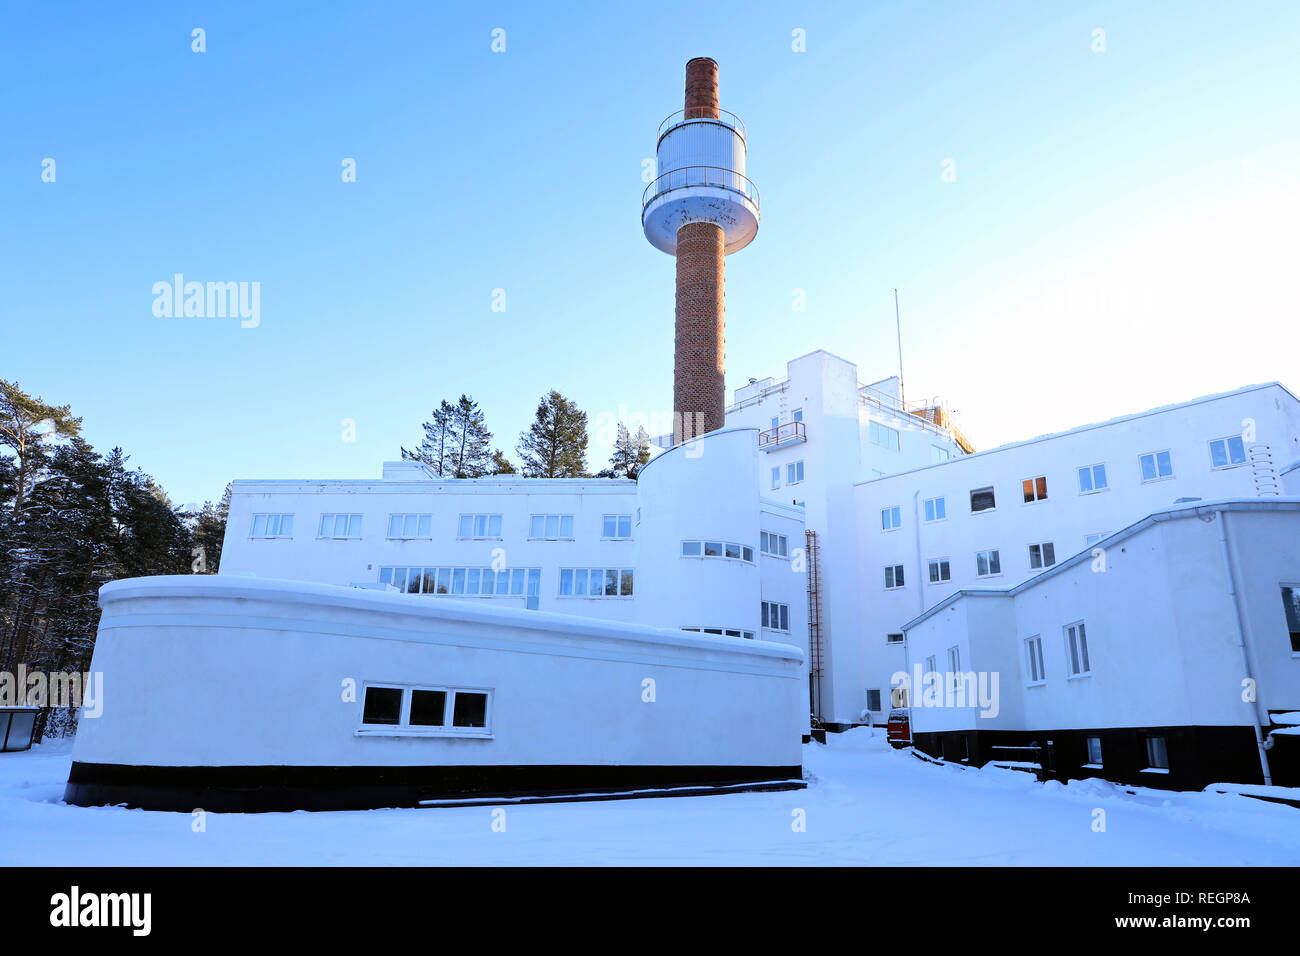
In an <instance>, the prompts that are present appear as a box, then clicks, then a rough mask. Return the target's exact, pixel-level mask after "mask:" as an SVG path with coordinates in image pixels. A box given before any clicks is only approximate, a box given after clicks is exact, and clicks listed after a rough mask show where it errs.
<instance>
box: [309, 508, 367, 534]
mask: <svg viewBox="0 0 1300 956" xmlns="http://www.w3.org/2000/svg"><path fill="white" fill-rule="evenodd" d="M316 536H317V537H318V538H359V537H361V515H340V514H323V515H321V516H320V526H319V528H318V530H317V534H316Z"/></svg>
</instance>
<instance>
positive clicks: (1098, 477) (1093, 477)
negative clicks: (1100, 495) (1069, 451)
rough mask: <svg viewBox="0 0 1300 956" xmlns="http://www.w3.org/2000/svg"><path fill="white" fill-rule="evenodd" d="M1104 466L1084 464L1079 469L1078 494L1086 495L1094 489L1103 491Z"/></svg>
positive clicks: (1104, 485)
mask: <svg viewBox="0 0 1300 956" xmlns="http://www.w3.org/2000/svg"><path fill="white" fill-rule="evenodd" d="M1107 487H1108V486H1107V484H1106V466H1105V465H1104V464H1103V465H1084V466H1083V467H1082V468H1080V469H1079V494H1081V495H1087V494H1091V493H1092V492H1094V491H1105V490H1106V488H1107Z"/></svg>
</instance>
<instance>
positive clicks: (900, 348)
mask: <svg viewBox="0 0 1300 956" xmlns="http://www.w3.org/2000/svg"><path fill="white" fill-rule="evenodd" d="M894 328H895V329H896V330H897V332H898V403H899V404H900V405H902V406H903V407H904V408H906V407H907V402H906V400H905V399H904V396H903V323H902V320H901V319H899V317H898V290H897V289H895V290H894Z"/></svg>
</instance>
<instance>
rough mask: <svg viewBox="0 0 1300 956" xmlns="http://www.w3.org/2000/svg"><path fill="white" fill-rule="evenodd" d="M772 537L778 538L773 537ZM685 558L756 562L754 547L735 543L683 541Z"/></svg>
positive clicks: (683, 555)
mask: <svg viewBox="0 0 1300 956" xmlns="http://www.w3.org/2000/svg"><path fill="white" fill-rule="evenodd" d="M771 537H776V535H772V536H771ZM682 557H684V558H701V557H703V558H731V559H732V560H733V561H747V562H749V563H750V564H752V563H753V562H754V547H753V545H748V544H736V543H735V542H734V541H683V542H682Z"/></svg>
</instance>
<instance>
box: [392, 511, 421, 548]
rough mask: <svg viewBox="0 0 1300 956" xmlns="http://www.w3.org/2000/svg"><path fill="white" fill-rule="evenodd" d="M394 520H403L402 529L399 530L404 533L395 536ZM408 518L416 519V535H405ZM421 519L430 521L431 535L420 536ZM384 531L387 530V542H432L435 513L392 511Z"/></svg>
mask: <svg viewBox="0 0 1300 956" xmlns="http://www.w3.org/2000/svg"><path fill="white" fill-rule="evenodd" d="M394 518H401V519H402V527H401V528H400V529H399V531H400V532H402V533H399V534H393V519H394ZM407 518H414V519H415V534H406V533H405V531H406V519H407ZM421 518H428V519H429V533H428V534H420V519H421ZM384 530H385V534H384V538H385V540H387V541H425V540H432V538H433V513H432V512H430V511H390V512H389V513H388V521H387V523H386V524H385V526H384Z"/></svg>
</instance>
